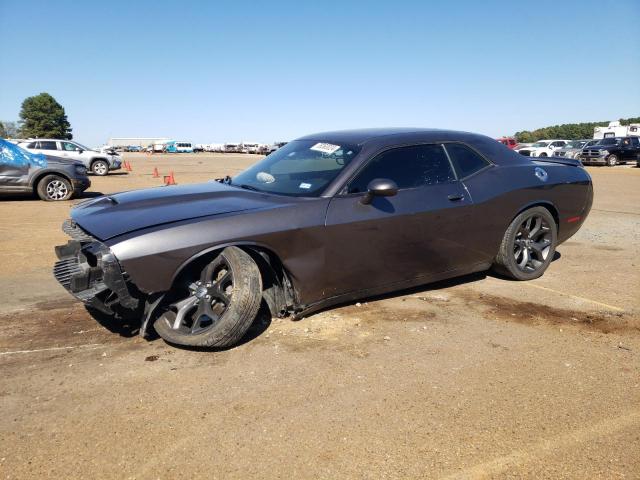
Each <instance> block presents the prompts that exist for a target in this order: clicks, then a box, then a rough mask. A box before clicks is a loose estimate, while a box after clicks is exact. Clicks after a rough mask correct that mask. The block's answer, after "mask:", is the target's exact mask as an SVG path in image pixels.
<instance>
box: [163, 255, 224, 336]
mask: <svg viewBox="0 0 640 480" xmlns="http://www.w3.org/2000/svg"><path fill="white" fill-rule="evenodd" d="M232 292H233V272H232V271H231V268H230V267H229V264H228V263H227V261H226V260H225V259H224V257H222V256H218V257H217V258H216V259H215V260H214V261H213V262H211V263H210V264H209V265H207V267H206V268H205V269H204V270H203V271H202V273H201V275H200V279H199V280H198V281H196V282H193V283H192V284H190V285H189V293H190V294H189V296H188V297H186V298H184V299H182V300H180V301H178V302H175V303H173V304H171V305H170V306H169V310H170V311H169V312H167V315H166V317H165V318H166V319H167V321H168V322H169V324H170V326H171V328H172V329H174V330H178V331H180V332H181V333H184V334H187V335H198V334H200V333H202V332H204V331H206V330H208V329H210V328H212V327H213V326H214V325H215V324H216V323H217V322H218V320H220V318H221V317H222V316H223V315H224V313H225V312H226V310H227V308H228V307H229V304H230V302H231V296H232Z"/></svg>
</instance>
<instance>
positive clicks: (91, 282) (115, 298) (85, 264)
mask: <svg viewBox="0 0 640 480" xmlns="http://www.w3.org/2000/svg"><path fill="white" fill-rule="evenodd" d="M55 251H56V255H57V257H58V259H59V260H58V261H57V262H56V264H55V266H54V268H53V274H54V276H55V277H56V280H58V282H59V283H60V284H61V285H62V286H63V287H64V288H65V289H66V290H68V291H69V292H70V293H71V294H72V295H73V296H74V297H76V298H77V299H78V300H80V301H82V302H83V303H85V304H87V305H89V306H92V307H94V308H97V309H98V310H100V311H102V312H105V313H108V314H111V313H114V311H113V310H112V308H111V306H113V305H115V304H119V305H121V306H122V307H124V308H128V309H135V308H137V307H138V305H139V303H140V301H139V300H138V299H137V298H135V297H134V296H133V295H131V293H130V291H129V288H128V286H127V282H126V280H125V278H124V275H123V274H122V271H121V269H120V265H119V264H118V260H117V259H116V257H115V256H114V255H113V253H111V250H109V248H108V247H107V246H106V245H104V244H102V243H100V242H98V241H91V242H88V241H82V240H69V241H68V242H67V244H66V245H60V246H57V247H56V248H55Z"/></svg>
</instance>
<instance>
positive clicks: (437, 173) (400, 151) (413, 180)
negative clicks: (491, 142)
mask: <svg viewBox="0 0 640 480" xmlns="http://www.w3.org/2000/svg"><path fill="white" fill-rule="evenodd" d="M375 178H388V179H390V180H393V181H394V182H396V184H397V185H398V188H399V189H404V188H415V187H421V186H424V185H433V184H436V183H447V182H452V181H454V180H455V176H454V174H453V171H452V170H451V165H450V163H449V160H448V159H447V156H446V154H445V152H444V150H443V148H442V145H415V146H412V147H400V148H394V149H392V150H389V151H386V152H384V153H381V154H380V155H378V156H377V157H375V158H374V159H373V160H371V161H370V162H369V163H368V164H367V165H365V167H364V169H363V170H362V171H361V172H360V173H359V174H358V175H357V177H356V178H355V179H353V181H352V182H351V184H350V185H349V193H359V192H366V191H367V186H368V185H369V182H371V180H373V179H375Z"/></svg>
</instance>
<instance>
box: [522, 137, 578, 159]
mask: <svg viewBox="0 0 640 480" xmlns="http://www.w3.org/2000/svg"><path fill="white" fill-rule="evenodd" d="M568 143H569V141H568V140H539V141H537V142H536V143H534V144H533V145H530V146H528V147H521V148H516V149H515V150H514V151H516V152H518V153H519V154H521V155H524V156H525V157H552V156H553V154H554V153H555V152H556V150H560V149H561V148H562V147H564V146H566V145H567V144H568Z"/></svg>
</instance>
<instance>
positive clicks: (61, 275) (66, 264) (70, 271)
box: [53, 257, 82, 290]
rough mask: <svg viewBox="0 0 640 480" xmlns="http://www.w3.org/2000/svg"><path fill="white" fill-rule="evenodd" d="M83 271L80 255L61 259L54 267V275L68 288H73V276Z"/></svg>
mask: <svg viewBox="0 0 640 480" xmlns="http://www.w3.org/2000/svg"><path fill="white" fill-rule="evenodd" d="M80 273H82V268H80V264H79V263H78V257H67V258H65V259H63V260H59V261H57V262H56V264H55V265H54V267H53V275H54V276H55V277H56V280H58V282H59V283H60V285H62V286H63V287H64V288H66V289H67V290H70V289H71V277H72V276H73V275H77V274H80Z"/></svg>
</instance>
